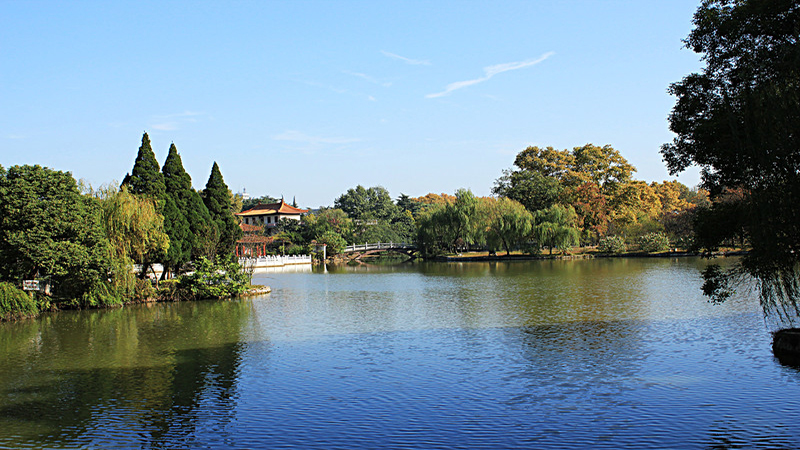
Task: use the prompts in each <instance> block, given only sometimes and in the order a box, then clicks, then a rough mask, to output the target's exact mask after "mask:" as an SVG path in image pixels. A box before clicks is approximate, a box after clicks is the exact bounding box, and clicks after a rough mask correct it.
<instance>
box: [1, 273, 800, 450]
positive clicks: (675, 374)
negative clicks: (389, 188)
mask: <svg viewBox="0 0 800 450" xmlns="http://www.w3.org/2000/svg"><path fill="white" fill-rule="evenodd" d="M704 264H705V262H703V261H700V260H697V259H608V260H589V261H531V262H514V263H468V264H457V263H453V264H405V265H400V266H392V267H364V266H362V267H337V268H334V267H330V268H329V269H328V270H327V271H325V272H321V271H320V270H315V271H314V272H313V273H309V272H295V273H264V274H259V275H256V279H255V280H254V282H259V283H263V284H268V285H270V286H271V287H272V289H273V291H272V293H271V294H268V295H265V296H262V297H257V298H252V299H246V300H238V301H204V302H192V303H170V304H157V305H137V306H132V307H126V308H123V309H116V310H106V311H81V312H62V313H58V314H53V315H48V316H45V317H42V318H40V319H37V320H29V321H24V322H19V323H14V324H3V325H2V326H0V355H2V361H3V364H2V365H0V390H2V392H3V397H2V398H3V399H4V400H2V401H0V447H11V448H17V447H30V448H37V447H42V446H48V447H76V446H77V447H97V448H105V447H142V448H176V447H180V448H197V447H210V448H255V447H259V448H260V447H267V448H285V447H298V448H397V447H406V448H648V447H651V448H665V447H667V448H675V447H678V448H709V447H718V448H733V447H737V446H738V447H746V448H753V447H763V448H776V447H784V448H796V447H798V446H800V432H798V431H797V429H796V427H795V424H796V423H797V422H798V419H800V372H798V370H796V369H794V368H791V367H787V366H782V365H781V364H779V363H778V362H777V361H776V360H775V359H774V358H773V357H772V355H771V353H770V350H769V345H770V334H769V332H768V330H767V328H766V326H765V325H764V321H763V319H762V316H761V313H760V310H759V308H758V304H757V301H756V300H755V299H753V298H748V297H747V296H740V297H737V298H734V299H733V300H732V301H730V302H728V303H726V304H724V305H720V306H714V305H711V304H709V303H708V302H707V301H706V300H705V299H704V298H703V297H702V296H701V295H700V291H699V286H700V283H701V281H700V277H699V272H698V268H700V267H702V266H703V265H704Z"/></svg>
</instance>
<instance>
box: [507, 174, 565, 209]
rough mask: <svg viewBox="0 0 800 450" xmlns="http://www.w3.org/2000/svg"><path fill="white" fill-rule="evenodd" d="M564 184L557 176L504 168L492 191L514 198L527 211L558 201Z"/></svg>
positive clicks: (548, 205) (542, 207)
mask: <svg viewBox="0 0 800 450" xmlns="http://www.w3.org/2000/svg"><path fill="white" fill-rule="evenodd" d="M563 191H564V186H563V185H562V184H561V183H560V182H559V181H558V179H557V178H555V177H551V176H546V175H544V174H542V173H541V172H535V171H532V170H525V169H520V170H514V171H511V170H505V171H503V176H502V177H500V178H498V179H497V180H496V181H495V185H494V188H492V193H493V194H494V195H497V196H500V197H506V198H509V199H511V200H516V201H517V202H519V203H522V204H523V205H525V208H527V209H528V211H537V210H540V209H546V208H549V207H550V206H552V205H553V204H555V203H557V202H558V199H559V197H560V196H561V194H562V192H563Z"/></svg>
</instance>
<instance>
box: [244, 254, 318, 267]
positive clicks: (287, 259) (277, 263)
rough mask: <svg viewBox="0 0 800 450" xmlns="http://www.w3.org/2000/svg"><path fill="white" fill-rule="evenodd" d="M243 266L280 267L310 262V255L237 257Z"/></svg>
mask: <svg viewBox="0 0 800 450" xmlns="http://www.w3.org/2000/svg"><path fill="white" fill-rule="evenodd" d="M239 264H241V265H242V266H244V267H281V266H287V265H292V264H311V255H288V256H259V257H256V258H239Z"/></svg>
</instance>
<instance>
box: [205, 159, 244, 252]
mask: <svg viewBox="0 0 800 450" xmlns="http://www.w3.org/2000/svg"><path fill="white" fill-rule="evenodd" d="M203 203H204V204H205V205H206V208H207V209H208V213H209V214H210V216H211V220H212V221H213V222H214V225H215V226H216V228H217V232H218V233H219V240H218V241H217V245H216V252H215V254H216V256H227V255H230V254H232V252H233V246H234V244H235V243H236V241H237V240H238V239H239V237H241V235H242V230H241V229H240V228H239V224H238V221H237V220H236V218H235V217H234V215H233V213H232V212H231V196H230V190H229V189H228V185H226V184H225V180H224V179H223V178H222V172H220V170H219V166H218V165H217V163H216V162H215V163H214V165H213V166H212V167H211V175H209V177H208V182H207V183H206V188H205V190H204V191H203Z"/></svg>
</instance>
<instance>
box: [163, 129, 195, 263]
mask: <svg viewBox="0 0 800 450" xmlns="http://www.w3.org/2000/svg"><path fill="white" fill-rule="evenodd" d="M161 174H162V175H163V177H164V186H165V188H166V192H165V203H164V231H166V233H167V235H168V236H169V242H170V246H169V250H168V251H167V254H166V255H165V258H164V274H163V275H162V276H164V277H166V276H167V274H168V273H169V272H173V271H179V270H180V268H181V267H182V266H183V265H184V264H186V263H187V262H188V261H189V258H190V257H191V252H192V239H191V236H190V230H189V222H188V220H187V217H186V210H185V207H184V206H185V205H184V204H185V202H184V201H183V199H182V197H186V196H187V194H186V193H185V191H186V190H189V189H191V178H189V174H187V173H186V171H185V170H184V168H183V162H182V161H181V157H180V155H179V154H178V149H177V148H176V147H175V144H172V145H170V147H169V154H168V155H167V159H166V160H165V161H164V166H163V167H162V168H161Z"/></svg>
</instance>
